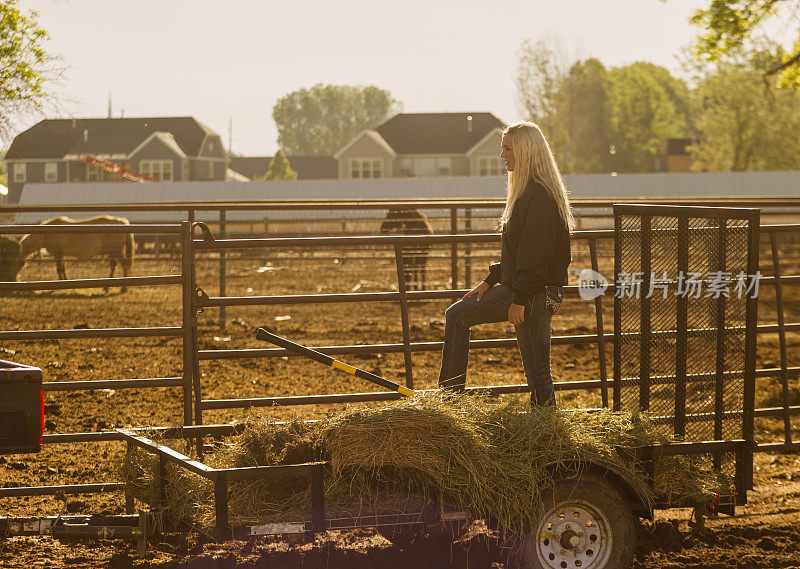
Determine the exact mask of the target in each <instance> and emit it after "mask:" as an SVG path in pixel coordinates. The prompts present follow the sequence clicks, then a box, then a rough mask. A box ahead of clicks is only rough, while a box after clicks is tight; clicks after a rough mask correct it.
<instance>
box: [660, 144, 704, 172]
mask: <svg viewBox="0 0 800 569" xmlns="http://www.w3.org/2000/svg"><path fill="white" fill-rule="evenodd" d="M696 142H697V141H696V140H694V139H692V138H670V139H668V140H667V172H691V171H692V164H693V163H694V159H693V158H692V155H691V154H690V153H689V151H688V150H687V148H688V147H689V146H691V145H692V144H696Z"/></svg>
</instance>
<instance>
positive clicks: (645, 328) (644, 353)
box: [614, 214, 652, 411]
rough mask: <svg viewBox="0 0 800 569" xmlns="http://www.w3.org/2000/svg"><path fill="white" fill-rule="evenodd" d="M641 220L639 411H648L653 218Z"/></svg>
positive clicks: (645, 216)
mask: <svg viewBox="0 0 800 569" xmlns="http://www.w3.org/2000/svg"><path fill="white" fill-rule="evenodd" d="M641 220H642V222H641V229H640V230H637V231H638V232H639V233H640V240H641V243H640V245H639V250H640V251H641V256H642V265H641V266H642V282H641V289H640V290H639V305H640V315H639V316H640V318H639V331H640V332H639V336H640V338H639V410H641V411H647V410H649V409H650V337H651V334H650V298H649V297H648V296H647V295H646V294H643V293H642V291H644V290H648V291H649V287H650V276H651V274H650V269H651V264H650V225H651V221H652V217H650V216H649V215H644V214H642V216H641ZM614 280H616V278H615V279H614ZM615 351H616V346H615Z"/></svg>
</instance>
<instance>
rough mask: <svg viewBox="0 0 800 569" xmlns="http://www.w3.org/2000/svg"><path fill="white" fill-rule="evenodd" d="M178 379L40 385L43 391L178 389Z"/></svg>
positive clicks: (180, 381) (64, 382) (158, 378)
mask: <svg viewBox="0 0 800 569" xmlns="http://www.w3.org/2000/svg"><path fill="white" fill-rule="evenodd" d="M182 384H183V379H182V378H180V377H154V378H148V379H105V380H103V379H95V380H90V381H48V382H45V383H42V389H43V390H44V391H79V390H93V389H130V388H133V389H144V388H147V387H178V386H180V385H182Z"/></svg>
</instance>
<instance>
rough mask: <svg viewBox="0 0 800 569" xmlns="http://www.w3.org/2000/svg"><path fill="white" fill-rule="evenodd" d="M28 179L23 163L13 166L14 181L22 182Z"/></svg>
mask: <svg viewBox="0 0 800 569" xmlns="http://www.w3.org/2000/svg"><path fill="white" fill-rule="evenodd" d="M27 179H28V168H27V164H25V163H24V162H23V163H21V164H14V181H15V182H24V181H25V180H27Z"/></svg>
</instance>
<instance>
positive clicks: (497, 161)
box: [476, 156, 506, 176]
mask: <svg viewBox="0 0 800 569" xmlns="http://www.w3.org/2000/svg"><path fill="white" fill-rule="evenodd" d="M505 173H506V167H505V164H504V163H503V159H502V158H500V157H498V156H479V157H478V169H477V172H476V174H477V175H478V176H503V175H504V174H505Z"/></svg>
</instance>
